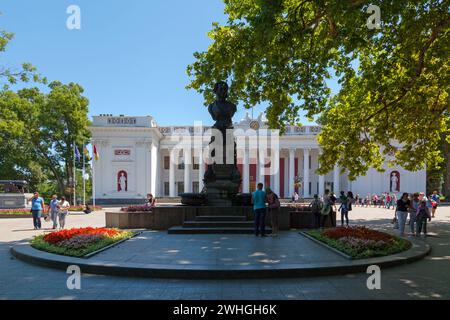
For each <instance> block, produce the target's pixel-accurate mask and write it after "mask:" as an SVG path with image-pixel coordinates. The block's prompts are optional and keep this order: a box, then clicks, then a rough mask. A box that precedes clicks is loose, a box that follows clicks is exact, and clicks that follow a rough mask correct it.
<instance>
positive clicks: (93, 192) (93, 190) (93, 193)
mask: <svg viewBox="0 0 450 320" xmlns="http://www.w3.org/2000/svg"><path fill="white" fill-rule="evenodd" d="M92 146H94V145H93V144H92ZM92 148H94V147H92ZM94 167H95V156H93V157H92V210H94V208H95V169H94Z"/></svg>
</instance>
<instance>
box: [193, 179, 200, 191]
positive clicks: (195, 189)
mask: <svg viewBox="0 0 450 320" xmlns="http://www.w3.org/2000/svg"><path fill="white" fill-rule="evenodd" d="M198 188H199V184H198V181H193V182H192V192H195V193H198V192H200V191H199V190H198Z"/></svg>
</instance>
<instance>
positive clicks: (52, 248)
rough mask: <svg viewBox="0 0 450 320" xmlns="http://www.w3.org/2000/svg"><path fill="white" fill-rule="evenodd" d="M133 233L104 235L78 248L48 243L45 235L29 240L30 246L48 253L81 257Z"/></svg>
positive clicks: (122, 232)
mask: <svg viewBox="0 0 450 320" xmlns="http://www.w3.org/2000/svg"><path fill="white" fill-rule="evenodd" d="M134 235H135V232H133V231H121V232H120V233H118V234H117V235H115V236H112V237H104V238H103V239H101V240H99V241H96V242H95V243H92V244H89V245H87V246H86V247H84V248H80V249H73V248H67V247H64V246H58V245H55V244H51V243H48V242H47V241H45V240H44V236H45V235H39V236H36V237H35V238H34V239H33V240H32V241H31V246H32V247H33V248H35V249H38V250H41V251H45V252H49V253H55V254H59V255H63V256H71V257H77V258H80V257H83V256H85V255H86V254H89V253H92V252H94V251H97V250H99V249H101V248H104V247H106V246H109V245H111V244H113V243H116V242H119V241H121V240H123V239H126V238H131V237H132V236H134Z"/></svg>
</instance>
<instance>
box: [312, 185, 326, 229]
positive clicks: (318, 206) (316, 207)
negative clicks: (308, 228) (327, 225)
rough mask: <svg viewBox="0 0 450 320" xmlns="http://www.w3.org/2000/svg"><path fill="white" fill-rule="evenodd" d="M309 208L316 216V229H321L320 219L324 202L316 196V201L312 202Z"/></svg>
mask: <svg viewBox="0 0 450 320" xmlns="http://www.w3.org/2000/svg"><path fill="white" fill-rule="evenodd" d="M309 207H310V208H311V212H312V213H313V215H314V228H316V229H318V228H320V217H321V210H322V208H323V202H322V200H320V199H319V196H318V195H317V194H315V195H314V200H313V201H311V203H310V204H309Z"/></svg>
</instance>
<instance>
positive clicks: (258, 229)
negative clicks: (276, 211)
mask: <svg viewBox="0 0 450 320" xmlns="http://www.w3.org/2000/svg"><path fill="white" fill-rule="evenodd" d="M263 186H264V185H263V184H262V183H261V182H260V183H258V186H257V190H256V191H254V192H253V194H252V204H253V213H254V215H255V236H259V235H260V234H261V237H265V236H266V193H265V192H264V191H263Z"/></svg>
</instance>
